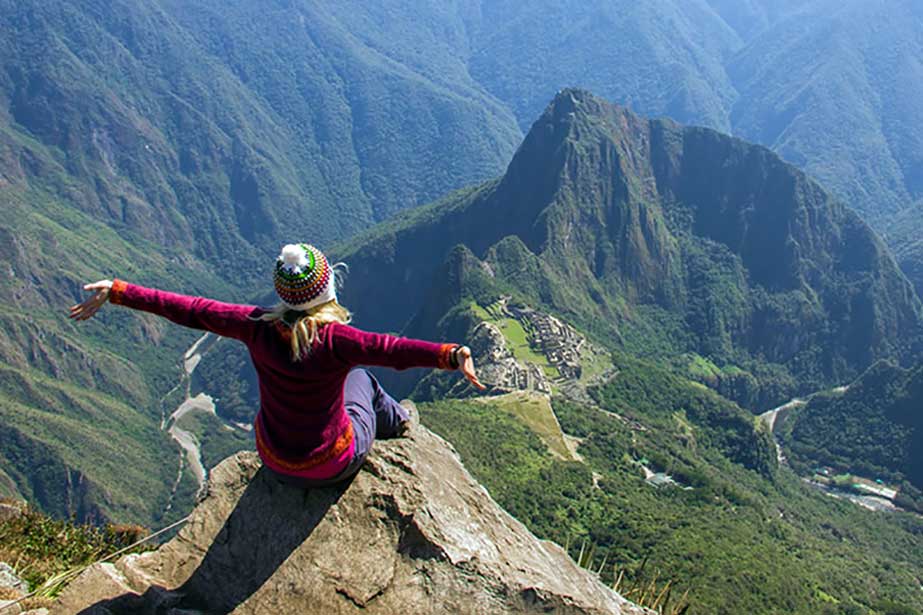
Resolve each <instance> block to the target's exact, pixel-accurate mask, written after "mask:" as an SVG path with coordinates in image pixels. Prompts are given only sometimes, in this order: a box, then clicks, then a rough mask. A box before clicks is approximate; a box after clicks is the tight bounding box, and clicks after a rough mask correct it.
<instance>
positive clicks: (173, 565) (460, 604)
mask: <svg viewBox="0 0 923 615" xmlns="http://www.w3.org/2000/svg"><path fill="white" fill-rule="evenodd" d="M375 446H376V450H375V453H374V454H373V455H372V456H371V457H370V458H369V460H368V462H367V463H366V465H365V467H364V468H363V470H362V471H361V472H359V474H358V475H357V476H356V478H355V479H354V480H353V481H351V482H350V483H349V484H347V485H341V486H336V487H328V488H323V489H308V490H304V489H296V488H292V487H289V486H286V485H283V484H281V483H280V482H278V481H277V480H276V479H275V478H273V476H272V475H271V474H270V473H269V472H268V471H267V470H266V469H264V468H262V467H261V465H260V462H259V459H258V457H257V456H256V455H255V454H254V453H239V454H237V455H235V456H233V457H231V458H229V459H226V460H225V461H224V462H222V463H221V464H220V465H219V466H218V467H217V468H215V469H214V470H213V471H212V474H211V478H210V481H209V484H208V489H207V493H206V495H205V497H204V498H203V500H202V502H201V503H200V504H199V505H198V507H197V508H196V509H195V511H194V512H193V514H192V517H191V519H190V521H189V522H188V524H187V525H186V526H185V527H184V528H183V530H182V531H181V532H180V533H179V535H178V536H177V537H176V538H174V539H173V540H171V541H170V542H168V543H166V544H165V545H163V546H162V547H161V548H160V549H159V550H157V551H154V552H151V553H147V554H143V555H132V556H128V557H126V558H122V559H121V560H119V561H118V562H117V563H116V565H115V567H116V569H117V571H118V573H119V574H118V575H115V574H113V573H112V571H105V572H104V571H99V570H93V569H91V570H89V571H87V572H86V573H84V575H83V578H82V579H80V580H78V581H77V582H75V584H73V585H72V586H71V588H69V589H68V590H65V592H64V593H63V594H62V596H61V602H60V603H59V604H61V605H63V604H65V603H66V604H67V610H68V611H74V610H77V611H79V609H86V610H84V611H83V612H85V613H107V614H108V613H145V612H146V613H171V612H172V613H180V612H188V611H190V610H204V611H207V612H230V611H233V612H235V613H276V614H286V613H291V614H298V615H302V614H305V613H325V614H327V613H330V614H336V613H357V612H360V611H361V612H363V613H406V614H411V613H453V614H455V613H530V612H543V613H546V612H555V613H569V614H583V613H587V614H603V613H610V614H611V613H627V614H640V613H646V612H647V611H645V610H644V609H640V608H639V607H637V606H635V605H633V604H631V603H629V602H627V601H625V600H624V599H623V598H622V597H620V596H619V595H618V594H616V593H615V592H613V591H612V590H611V589H609V588H608V587H606V586H605V585H603V584H602V583H601V582H600V581H599V580H598V579H597V578H596V576H595V575H593V574H592V573H590V572H588V571H586V570H584V569H582V568H580V567H578V566H577V565H576V564H575V563H574V562H573V560H571V559H570V557H568V555H567V554H566V552H565V551H564V550H563V549H562V548H561V547H559V546H557V545H556V544H553V543H550V542H546V541H542V540H539V539H537V538H536V537H535V536H533V535H532V534H531V533H530V532H529V531H528V530H527V529H526V528H525V527H524V526H523V525H522V524H521V523H519V522H518V521H516V520H515V519H513V518H512V517H511V516H510V515H508V514H507V513H505V512H504V511H503V510H501V509H500V507H499V506H498V505H497V504H496V503H495V502H494V501H493V500H492V499H491V498H490V496H489V495H488V494H487V492H486V491H485V490H484V488H483V487H481V486H480V485H479V484H478V483H477V482H475V481H474V479H472V478H471V476H470V475H469V474H468V472H467V471H466V470H465V469H464V467H462V465H461V463H460V462H459V459H458V456H457V455H456V453H455V451H454V450H453V449H452V448H451V446H450V445H449V444H447V443H446V442H445V441H444V440H442V439H441V438H439V437H438V436H436V435H435V434H433V433H431V432H430V431H428V430H426V429H425V428H423V427H419V426H415V427H414V428H413V429H412V430H411V433H410V437H408V438H402V439H400V440H390V441H381V442H377V443H376V445H375ZM93 575H95V576H96V577H97V578H103V579H105V580H107V587H113V588H114V587H116V586H118V585H128V586H130V587H131V589H132V590H133V591H123V592H121V595H110V596H109V599H108V600H100V599H99V595H98V592H94V591H92V590H90V589H89V588H88V587H87V581H88V580H91V578H92V576H93ZM116 577H117V580H118V583H117V584H115V583H110V581H112V579H113V578H116ZM116 593H118V592H116ZM82 595H86V596H93V599H92V600H88V601H84V603H83V604H79V602H80V601H79V598H80V596H82ZM62 612H63V611H62Z"/></svg>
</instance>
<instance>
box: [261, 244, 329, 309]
mask: <svg viewBox="0 0 923 615" xmlns="http://www.w3.org/2000/svg"><path fill="white" fill-rule="evenodd" d="M333 269H334V267H331V265H330V263H329V262H328V261H327V257H326V256H324V253H323V252H321V251H320V250H318V249H317V248H315V247H314V246H312V245H308V244H306V243H299V244H289V245H287V246H285V247H283V248H282V252H281V253H280V254H279V257H278V258H277V259H276V270H275V273H274V275H273V283H274V284H275V287H276V293H277V294H278V295H279V298H280V299H282V303H284V304H285V305H286V306H288V307H289V308H291V309H293V310H300V311H304V310H309V309H311V308H313V307H316V306H318V305H321V304H323V303H327V302H328V301H334V300H336V298H337V291H336V280H335V279H334V278H335V277H336V276H335V274H334V271H333Z"/></svg>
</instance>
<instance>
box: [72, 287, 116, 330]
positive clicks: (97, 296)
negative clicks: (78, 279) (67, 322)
mask: <svg viewBox="0 0 923 615" xmlns="http://www.w3.org/2000/svg"><path fill="white" fill-rule="evenodd" d="M83 290H92V291H95V292H94V293H93V294H92V295H90V296H89V297H87V298H86V300H85V301H84V302H83V303H78V304H77V305H72V306H71V308H70V310H71V313H70V318H72V319H74V320H87V319H88V318H93V315H94V314H96V312H98V311H99V308H101V307H102V306H103V304H104V303H106V301H108V300H109V291H110V290H112V280H100V281H99V282H93V283H92V284H86V285H85V286H84V287H83Z"/></svg>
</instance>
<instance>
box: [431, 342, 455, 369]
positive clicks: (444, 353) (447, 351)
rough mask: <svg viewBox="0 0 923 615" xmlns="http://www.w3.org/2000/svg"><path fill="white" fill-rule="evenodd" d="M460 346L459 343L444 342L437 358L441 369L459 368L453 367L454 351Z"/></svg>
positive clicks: (437, 363)
mask: <svg viewBox="0 0 923 615" xmlns="http://www.w3.org/2000/svg"><path fill="white" fill-rule="evenodd" d="M457 347H458V344H443V345H442V346H441V347H440V348H439V358H438V359H437V360H436V365H437V366H438V367H439V369H449V370H451V369H457V368H456V367H452V351H453V350H455V349H456V348H457Z"/></svg>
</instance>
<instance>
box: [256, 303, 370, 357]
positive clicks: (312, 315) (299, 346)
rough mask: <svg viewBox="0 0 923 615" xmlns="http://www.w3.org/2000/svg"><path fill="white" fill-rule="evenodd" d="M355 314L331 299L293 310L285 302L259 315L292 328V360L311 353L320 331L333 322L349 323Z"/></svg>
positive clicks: (262, 318) (263, 318) (261, 317)
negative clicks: (306, 308) (303, 308)
mask: <svg viewBox="0 0 923 615" xmlns="http://www.w3.org/2000/svg"><path fill="white" fill-rule="evenodd" d="M352 319H353V315H352V314H351V313H350V311H349V310H347V309H346V308H345V307H343V306H342V305H340V304H339V303H337V300H336V299H331V300H330V301H328V302H326V303H321V304H320V305H318V306H315V307H312V308H310V309H308V310H304V311H299V310H293V309H292V308H290V307H288V306H287V305H285V304H284V303H280V304H279V305H277V306H276V307H275V308H273V310H272V311H271V312H267V313H265V314H263V315H262V316H260V317H259V320H265V321H269V322H278V321H282V322H281V323H280V324H281V325H282V326H283V327H287V328H289V329H290V330H291V337H290V340H289V341H290V343H291V346H292V360H293V361H300V360H302V359H303V358H305V357H306V356H308V355H309V354H310V353H311V346H313V345H314V341H315V340H316V339H317V334H318V332H319V331H320V330H321V329H322V328H323V327H324V326H325V325H329V324H330V323H332V322H338V323H340V324H343V325H346V324H349V323H350V321H351V320H352Z"/></svg>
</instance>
